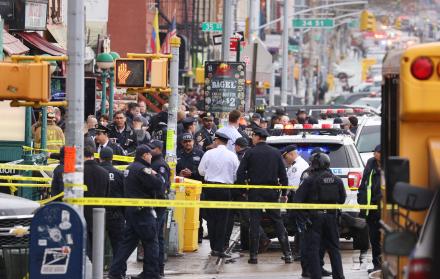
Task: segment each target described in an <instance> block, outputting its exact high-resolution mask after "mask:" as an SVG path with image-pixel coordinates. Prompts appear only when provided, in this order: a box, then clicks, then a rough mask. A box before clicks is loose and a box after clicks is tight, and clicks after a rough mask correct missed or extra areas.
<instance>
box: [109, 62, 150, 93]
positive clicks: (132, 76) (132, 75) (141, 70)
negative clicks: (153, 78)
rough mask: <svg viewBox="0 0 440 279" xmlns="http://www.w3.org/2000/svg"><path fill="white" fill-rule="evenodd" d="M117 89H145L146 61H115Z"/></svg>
mask: <svg viewBox="0 0 440 279" xmlns="http://www.w3.org/2000/svg"><path fill="white" fill-rule="evenodd" d="M115 69H116V72H115V77H116V87H118V88H144V87H145V80H146V77H147V70H146V62H145V59H132V58H122V59H116V61H115Z"/></svg>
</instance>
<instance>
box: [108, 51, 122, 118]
mask: <svg viewBox="0 0 440 279" xmlns="http://www.w3.org/2000/svg"><path fill="white" fill-rule="evenodd" d="M110 55H111V56H112V57H113V61H115V60H116V59H118V58H120V56H119V54H118V53H116V52H114V51H112V52H110ZM109 77H110V84H109V86H110V96H109V100H108V104H109V108H108V109H109V111H108V119H109V120H110V121H112V120H113V112H114V111H113V103H114V101H115V69H114V67H111V68H110V71H109Z"/></svg>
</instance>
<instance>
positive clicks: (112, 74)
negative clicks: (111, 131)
mask: <svg viewBox="0 0 440 279" xmlns="http://www.w3.org/2000/svg"><path fill="white" fill-rule="evenodd" d="M109 77H110V85H109V86H110V96H109V100H108V103H109V108H108V119H113V103H114V99H115V86H114V82H115V71H114V69H113V68H111V69H110V74H109Z"/></svg>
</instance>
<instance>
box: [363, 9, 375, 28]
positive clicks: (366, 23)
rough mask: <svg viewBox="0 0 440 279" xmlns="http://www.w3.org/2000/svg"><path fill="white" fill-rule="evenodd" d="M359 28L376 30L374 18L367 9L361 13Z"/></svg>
mask: <svg viewBox="0 0 440 279" xmlns="http://www.w3.org/2000/svg"><path fill="white" fill-rule="evenodd" d="M360 30H361V31H371V32H375V31H376V18H375V17H374V15H373V14H372V13H370V12H369V11H367V10H364V11H362V13H361V22H360Z"/></svg>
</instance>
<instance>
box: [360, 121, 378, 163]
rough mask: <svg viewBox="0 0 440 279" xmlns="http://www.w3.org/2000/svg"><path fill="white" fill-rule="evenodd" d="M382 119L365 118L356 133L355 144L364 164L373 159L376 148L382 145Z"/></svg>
mask: <svg viewBox="0 0 440 279" xmlns="http://www.w3.org/2000/svg"><path fill="white" fill-rule="evenodd" d="M380 125H381V118H380V117H367V118H363V119H362V121H361V122H360V125H359V127H358V129H357V131H356V136H355V139H354V143H355V145H356V148H357V150H358V151H359V154H360V155H361V158H362V161H363V162H364V164H366V163H367V161H368V159H370V158H371V157H373V150H374V148H375V147H376V146H377V145H378V144H380Z"/></svg>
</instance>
